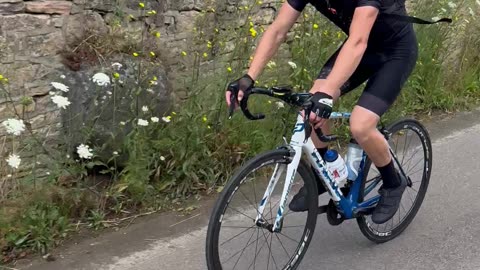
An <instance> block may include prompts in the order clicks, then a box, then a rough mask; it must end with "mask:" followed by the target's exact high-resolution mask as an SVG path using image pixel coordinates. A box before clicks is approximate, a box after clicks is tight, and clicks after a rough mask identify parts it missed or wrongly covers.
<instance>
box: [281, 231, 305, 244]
mask: <svg viewBox="0 0 480 270" xmlns="http://www.w3.org/2000/svg"><path fill="white" fill-rule="evenodd" d="M278 234H280V235H281V236H283V237H285V238H287V239H289V240H291V241H293V242H295V243H297V244H300V242H299V241H297V240H294V239H293V238H291V237H290V236H288V235H286V234H283V233H281V232H279V233H278Z"/></svg>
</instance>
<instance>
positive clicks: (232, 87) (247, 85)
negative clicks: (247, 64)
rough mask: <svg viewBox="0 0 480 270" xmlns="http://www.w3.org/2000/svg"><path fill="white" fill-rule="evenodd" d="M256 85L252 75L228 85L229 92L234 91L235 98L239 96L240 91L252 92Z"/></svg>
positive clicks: (246, 75) (244, 76)
mask: <svg viewBox="0 0 480 270" xmlns="http://www.w3.org/2000/svg"><path fill="white" fill-rule="evenodd" d="M254 84H255V81H254V80H253V79H252V77H250V75H248V74H245V75H243V76H242V77H241V78H240V79H238V80H235V81H233V82H231V83H230V84H229V85H228V89H227V91H232V92H233V94H235V96H237V95H238V91H239V90H241V91H243V92H248V91H250V90H251V89H252V88H253V86H254Z"/></svg>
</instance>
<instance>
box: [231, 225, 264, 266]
mask: <svg viewBox="0 0 480 270" xmlns="http://www.w3.org/2000/svg"><path fill="white" fill-rule="evenodd" d="M259 230H260V229H259V228H257V230H256V231H257V239H255V241H253V242H251V243H250V244H248V245H247V247H249V246H251V245H253V243H258V240H259V239H260V237H258V231H259ZM254 233H255V232H254ZM241 251H242V250H239V251H236V252H235V253H233V254H232V255H231V256H230V257H228V259H227V260H226V261H225V263H227V262H228V261H230V260H231V259H232V258H234V257H235V255H237V254H238V253H240V252H241Z"/></svg>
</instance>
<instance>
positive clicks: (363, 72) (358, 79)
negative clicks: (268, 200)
mask: <svg viewBox="0 0 480 270" xmlns="http://www.w3.org/2000/svg"><path fill="white" fill-rule="evenodd" d="M339 50H340V49H339ZM339 50H338V51H337V52H336V53H334V54H333V55H332V57H330V59H329V60H328V61H327V63H326V64H325V66H324V67H323V68H322V70H321V71H320V75H319V76H318V79H317V80H316V81H315V83H314V85H313V87H312V88H313V89H318V88H321V86H322V84H323V83H325V79H326V78H327V76H328V75H329V74H330V72H331V71H332V69H333V65H334V64H335V61H336V59H337V55H338V52H339ZM372 57H373V56H370V55H368V54H367V55H365V56H364V59H362V62H360V65H359V68H358V69H357V70H356V71H355V72H354V73H353V75H352V77H351V78H350V79H349V80H348V81H347V82H346V83H345V84H344V85H343V86H342V87H341V94H342V95H343V94H346V93H348V92H350V91H351V90H353V89H355V88H357V87H358V86H359V85H360V84H362V83H363V82H365V81H366V80H367V79H368V77H370V76H372V74H373V73H374V71H373V70H374V69H373V68H372V66H371V65H370V64H369V62H371V61H370V60H369V59H371V58H372ZM333 98H334V100H337V99H338V98H339V96H335V97H333ZM322 132H323V133H324V134H331V133H332V132H331V124H330V121H327V123H326V124H324V125H323V126H322ZM311 137H312V140H313V143H314V144H315V147H316V148H317V149H318V150H319V152H320V154H322V155H323V154H325V152H326V151H327V149H328V148H327V147H328V145H327V144H326V143H323V142H321V141H320V140H319V139H318V137H317V136H316V135H315V133H314V132H313V133H312V134H311ZM314 175H315V178H316V180H317V187H318V194H319V195H320V194H322V193H324V192H326V189H325V187H324V186H323V183H322V182H321V180H320V178H319V177H318V176H317V175H316V174H315V173H314ZM305 194H306V192H305V190H304V189H303V188H301V189H300V191H299V192H298V193H297V194H295V196H294V197H293V199H292V201H291V202H290V204H289V208H290V210H292V211H294V212H299V211H306V210H308V208H307V206H306V205H307V203H306V197H305Z"/></svg>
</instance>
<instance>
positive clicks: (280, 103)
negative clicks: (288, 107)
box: [275, 101, 285, 109]
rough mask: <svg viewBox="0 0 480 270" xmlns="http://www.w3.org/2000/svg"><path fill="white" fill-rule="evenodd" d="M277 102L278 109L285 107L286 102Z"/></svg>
mask: <svg viewBox="0 0 480 270" xmlns="http://www.w3.org/2000/svg"><path fill="white" fill-rule="evenodd" d="M275 104H277V108H278V109H282V108H285V104H283V102H280V101H277V102H276V103H275Z"/></svg>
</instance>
